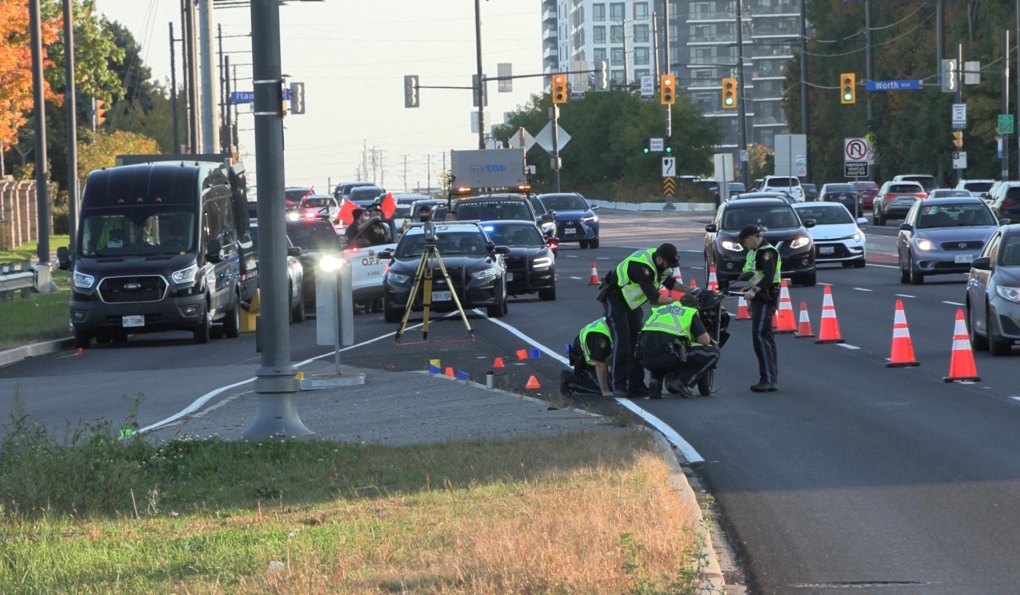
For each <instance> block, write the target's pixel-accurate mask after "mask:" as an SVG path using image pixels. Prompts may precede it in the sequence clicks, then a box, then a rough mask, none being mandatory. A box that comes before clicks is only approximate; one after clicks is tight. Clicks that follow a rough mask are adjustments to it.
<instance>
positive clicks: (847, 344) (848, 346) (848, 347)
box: [836, 343, 860, 349]
mask: <svg viewBox="0 0 1020 595" xmlns="http://www.w3.org/2000/svg"><path fill="white" fill-rule="evenodd" d="M836 345H839V346H840V347H842V348H843V349H860V347H858V346H856V345H851V344H849V343H836Z"/></svg>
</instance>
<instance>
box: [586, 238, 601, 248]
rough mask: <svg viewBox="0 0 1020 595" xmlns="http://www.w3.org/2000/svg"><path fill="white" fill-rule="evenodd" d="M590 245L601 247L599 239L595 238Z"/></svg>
mask: <svg viewBox="0 0 1020 595" xmlns="http://www.w3.org/2000/svg"><path fill="white" fill-rule="evenodd" d="M588 245H589V246H591V247H592V248H598V247H599V241H598V239H594V240H592V241H591V242H590V243H589V244H588Z"/></svg>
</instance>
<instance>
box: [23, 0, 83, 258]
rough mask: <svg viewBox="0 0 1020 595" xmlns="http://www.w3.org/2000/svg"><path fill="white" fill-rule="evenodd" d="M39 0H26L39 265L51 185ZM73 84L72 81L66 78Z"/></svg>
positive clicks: (44, 252) (45, 253)
mask: <svg viewBox="0 0 1020 595" xmlns="http://www.w3.org/2000/svg"><path fill="white" fill-rule="evenodd" d="M39 2H40V0H29V2H28V15H29V28H30V29H31V34H30V37H31V43H32V114H33V116H34V118H35V186H36V188H35V191H36V202H37V203H38V205H39V206H38V219H39V244H38V245H37V246H36V256H37V257H38V258H39V265H40V267H42V266H44V265H45V268H46V270H47V272H48V271H49V264H50V189H49V175H48V174H49V165H48V164H47V158H46V97H45V96H44V95H43V53H42V52H43V48H42V25H41V23H42V16H41V14H40V10H41V9H40V6H39ZM69 83H70V84H74V82H73V81H69Z"/></svg>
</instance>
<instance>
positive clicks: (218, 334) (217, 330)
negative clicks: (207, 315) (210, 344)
mask: <svg viewBox="0 0 1020 595" xmlns="http://www.w3.org/2000/svg"><path fill="white" fill-rule="evenodd" d="M209 338H210V339H222V338H223V325H222V324H214V325H212V327H211V328H210V329H209Z"/></svg>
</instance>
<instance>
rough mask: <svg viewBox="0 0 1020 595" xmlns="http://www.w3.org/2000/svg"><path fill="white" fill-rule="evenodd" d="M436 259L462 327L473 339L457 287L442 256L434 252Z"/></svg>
mask: <svg viewBox="0 0 1020 595" xmlns="http://www.w3.org/2000/svg"><path fill="white" fill-rule="evenodd" d="M436 260H437V261H438V262H439V270H440V271H441V272H442V273H443V278H444V279H446V284H447V285H449V286H450V294H451V295H452V296H453V303H454V304H457V311H458V312H460V319H461V320H463V321H464V328H466V329H467V332H468V334H469V335H471V339H472V340H474V338H475V332H474V331H473V330H471V324H470V323H469V322H468V319H467V313H466V312H464V306H462V305H460V298H459V297H457V289H456V287H454V286H453V281H451V280H450V273H448V272H447V271H446V264H444V263H443V258H442V256H441V255H440V254H439V253H438V252H436Z"/></svg>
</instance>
